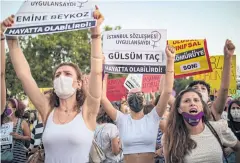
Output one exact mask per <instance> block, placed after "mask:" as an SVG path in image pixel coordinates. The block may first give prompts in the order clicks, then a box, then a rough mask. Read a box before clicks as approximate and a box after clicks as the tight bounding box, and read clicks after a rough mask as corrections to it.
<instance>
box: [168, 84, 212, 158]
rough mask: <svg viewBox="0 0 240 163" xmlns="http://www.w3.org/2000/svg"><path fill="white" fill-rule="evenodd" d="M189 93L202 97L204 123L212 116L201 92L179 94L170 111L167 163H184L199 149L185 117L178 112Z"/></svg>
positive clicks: (191, 90)
mask: <svg viewBox="0 0 240 163" xmlns="http://www.w3.org/2000/svg"><path fill="white" fill-rule="evenodd" d="M188 92H194V93H196V94H197V95H198V96H199V97H200V99H201V102H202V105H203V112H204V116H203V122H206V121H207V120H206V119H208V118H209V115H210V114H209V110H208V106H207V104H206V103H205V102H204V101H203V100H202V95H201V94H200V93H199V92H197V91H195V90H193V89H191V88H190V89H186V90H183V91H182V92H180V93H179V95H178V96H177V98H176V100H175V103H174V107H173V109H171V111H170V114H169V117H168V121H167V128H166V132H165V134H164V151H165V156H166V158H165V159H166V162H167V163H184V157H185V155H187V154H189V153H190V152H191V150H192V149H194V148H196V147H197V144H196V142H195V141H194V140H192V139H191V138H190V134H189V131H188V129H187V126H186V124H185V122H184V119H183V116H182V115H181V114H180V113H179V112H178V108H179V107H180V103H181V99H182V96H183V95H184V94H185V93H188Z"/></svg>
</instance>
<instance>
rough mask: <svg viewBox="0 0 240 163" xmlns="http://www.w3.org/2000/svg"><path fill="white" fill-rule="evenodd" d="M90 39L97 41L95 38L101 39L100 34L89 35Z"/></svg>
mask: <svg viewBox="0 0 240 163" xmlns="http://www.w3.org/2000/svg"><path fill="white" fill-rule="evenodd" d="M91 38H92V39H97V38H101V34H93V35H91Z"/></svg>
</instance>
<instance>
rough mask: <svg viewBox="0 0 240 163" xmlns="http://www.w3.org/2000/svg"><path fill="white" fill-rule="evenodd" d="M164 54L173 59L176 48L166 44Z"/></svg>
mask: <svg viewBox="0 0 240 163" xmlns="http://www.w3.org/2000/svg"><path fill="white" fill-rule="evenodd" d="M165 52H166V55H167V58H168V59H174V58H175V54H176V49H175V48H174V47H173V46H171V45H167V46H166V49H165Z"/></svg>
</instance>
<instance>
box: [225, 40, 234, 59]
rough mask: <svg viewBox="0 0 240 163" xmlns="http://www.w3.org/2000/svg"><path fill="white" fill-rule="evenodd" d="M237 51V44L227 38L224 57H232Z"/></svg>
mask: <svg viewBox="0 0 240 163" xmlns="http://www.w3.org/2000/svg"><path fill="white" fill-rule="evenodd" d="M234 51H235V45H234V44H233V43H232V41H231V40H228V39H227V40H226V43H225V46H224V57H231V56H233V54H234Z"/></svg>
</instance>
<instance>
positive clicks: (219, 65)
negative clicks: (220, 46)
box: [193, 55, 237, 95]
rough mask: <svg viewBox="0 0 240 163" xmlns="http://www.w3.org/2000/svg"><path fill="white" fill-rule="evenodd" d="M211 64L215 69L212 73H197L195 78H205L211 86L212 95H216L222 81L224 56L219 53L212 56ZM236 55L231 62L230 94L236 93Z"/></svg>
mask: <svg viewBox="0 0 240 163" xmlns="http://www.w3.org/2000/svg"><path fill="white" fill-rule="evenodd" d="M210 61H211V65H212V69H213V71H212V72H210V73H205V74H200V75H195V76H194V77H193V79H194V80H204V81H205V82H207V83H208V84H209V85H210V87H211V92H210V94H211V95H214V94H215V92H217V91H218V90H219V89H220V85H221V82H222V71H223V64H224V56H223V55H217V56H211V57H210ZM236 77H237V76H236V55H234V56H233V58H232V64H231V74H230V85H229V94H230V95H234V94H236V92H237V91H236V89H237V83H236Z"/></svg>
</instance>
